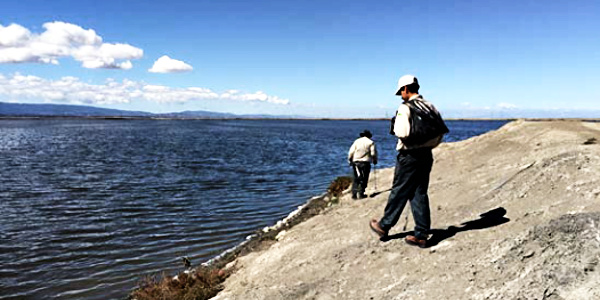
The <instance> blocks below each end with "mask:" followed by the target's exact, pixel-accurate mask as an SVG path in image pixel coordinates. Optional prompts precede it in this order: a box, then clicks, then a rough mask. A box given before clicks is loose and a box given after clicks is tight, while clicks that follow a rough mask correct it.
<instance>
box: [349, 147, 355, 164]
mask: <svg viewBox="0 0 600 300" xmlns="http://www.w3.org/2000/svg"><path fill="white" fill-rule="evenodd" d="M354 151H356V142H354V143H352V146H350V151H348V163H352V160H353V158H354Z"/></svg>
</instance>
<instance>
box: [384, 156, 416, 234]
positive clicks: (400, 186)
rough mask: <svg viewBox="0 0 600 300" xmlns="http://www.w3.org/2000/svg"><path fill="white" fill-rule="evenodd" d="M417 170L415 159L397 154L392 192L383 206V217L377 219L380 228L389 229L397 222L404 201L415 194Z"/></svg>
mask: <svg viewBox="0 0 600 300" xmlns="http://www.w3.org/2000/svg"><path fill="white" fill-rule="evenodd" d="M417 171H418V170H417V161H416V160H415V159H414V158H413V157H412V156H410V155H407V154H398V157H397V160H396V169H395V170H394V183H393V185H392V192H391V193H390V196H389V198H388V202H387V205H386V206H385V211H384V214H383V217H382V218H381V220H380V221H379V226H380V227H381V229H383V230H385V231H389V230H390V228H392V227H393V226H394V225H396V223H398V219H399V218H400V215H401V214H402V211H403V210H404V206H406V202H407V201H408V199H411V198H412V197H413V196H414V194H415V189H416V187H417V182H418V181H417V176H416V175H417Z"/></svg>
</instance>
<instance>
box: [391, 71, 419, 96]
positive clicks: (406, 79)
mask: <svg viewBox="0 0 600 300" xmlns="http://www.w3.org/2000/svg"><path fill="white" fill-rule="evenodd" d="M413 83H416V84H419V81H418V80H417V77H415V76H413V75H404V76H402V77H400V79H398V89H397V90H396V95H400V89H401V88H403V87H405V86H407V85H411V84H413Z"/></svg>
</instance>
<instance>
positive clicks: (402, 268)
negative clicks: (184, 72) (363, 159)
mask: <svg viewBox="0 0 600 300" xmlns="http://www.w3.org/2000/svg"><path fill="white" fill-rule="evenodd" d="M591 138H596V139H597V140H598V141H599V142H600V123H582V122H574V121H553V122H526V121H515V122H512V123H509V124H507V125H505V126H504V127H502V128H501V129H499V130H497V131H494V132H490V133H487V134H485V135H482V136H478V137H474V138H471V139H469V140H466V141H461V142H457V143H448V144H442V145H440V146H439V147H438V148H436V149H435V150H434V157H435V163H434V167H433V171H432V173H431V184H430V206H431V218H432V229H433V231H432V233H433V235H432V244H435V245H433V246H431V247H429V248H427V249H420V248H417V247H413V246H409V245H407V244H406V243H405V242H404V240H403V238H402V237H403V236H404V235H405V234H406V232H408V231H410V230H412V227H413V223H412V217H409V218H408V220H409V221H408V227H407V228H408V229H407V231H403V226H404V224H405V220H406V219H405V215H406V214H407V213H409V211H410V209H409V207H407V208H406V209H405V211H404V213H403V215H402V217H401V219H400V222H399V223H398V225H396V227H394V228H393V229H392V232H391V233H390V234H391V235H392V239H391V240H389V241H387V242H382V241H379V239H378V238H377V237H376V236H375V234H374V233H373V232H371V231H370V229H369V226H368V221H369V220H370V219H371V218H372V217H377V218H380V217H381V215H382V213H383V209H384V207H385V204H386V201H387V197H388V195H389V191H385V190H387V189H389V188H390V186H391V180H392V176H393V170H392V169H384V170H377V171H376V172H377V174H372V176H371V179H372V181H371V183H370V187H369V189H370V190H371V191H370V192H371V193H374V192H376V191H375V190H373V188H374V187H375V182H373V180H375V178H376V179H377V180H378V181H377V188H378V190H379V191H383V192H381V193H380V194H378V195H377V196H375V197H373V198H368V199H364V200H358V201H353V200H351V199H350V197H349V195H348V194H346V195H345V196H344V197H343V198H342V199H341V201H340V203H339V204H337V205H334V206H332V207H331V208H329V209H327V210H326V211H324V212H323V213H322V214H320V215H318V216H315V217H313V218H311V219H309V220H307V221H305V222H303V223H301V224H299V225H297V226H295V227H293V228H292V229H291V230H289V231H287V232H286V233H285V235H283V236H282V237H281V238H280V240H279V241H278V242H276V243H274V244H273V245H272V246H271V247H270V248H268V249H266V250H264V251H261V252H254V253H250V254H248V255H246V256H243V257H240V258H238V259H237V262H236V267H237V268H238V270H237V271H236V272H235V273H234V274H233V275H232V276H231V277H229V278H228V279H227V281H226V282H225V289H224V290H223V291H222V292H221V293H219V295H217V297H216V298H214V299H220V300H223V299H244V300H246V299H553V300H557V299H600V284H599V282H600V266H598V259H599V258H600V144H594V143H592V144H589V145H584V143H585V142H586V141H588V140H589V139H591ZM389 151H392V150H391V149H389ZM368 192H369V190H368ZM504 212H505V214H504ZM482 215H483V216H482ZM280 236H281V235H280Z"/></svg>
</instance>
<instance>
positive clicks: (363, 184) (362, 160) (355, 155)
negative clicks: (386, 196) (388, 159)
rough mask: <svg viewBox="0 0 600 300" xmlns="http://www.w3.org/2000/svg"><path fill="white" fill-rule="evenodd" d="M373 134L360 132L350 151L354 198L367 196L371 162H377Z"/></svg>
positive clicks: (366, 131)
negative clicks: (366, 190)
mask: <svg viewBox="0 0 600 300" xmlns="http://www.w3.org/2000/svg"><path fill="white" fill-rule="evenodd" d="M371 137H373V135H372V134H371V132H370V131H368V130H365V131H363V132H361V133H360V138H358V139H357V140H356V141H354V143H353V144H352V146H351V147H350V151H348V163H349V164H350V166H352V171H353V173H354V181H353V182H352V199H357V195H358V199H362V198H366V197H367V195H365V189H366V188H367V184H368V182H369V173H370V172H371V162H373V164H374V165H376V164H377V150H376V149H375V142H373V140H371Z"/></svg>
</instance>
